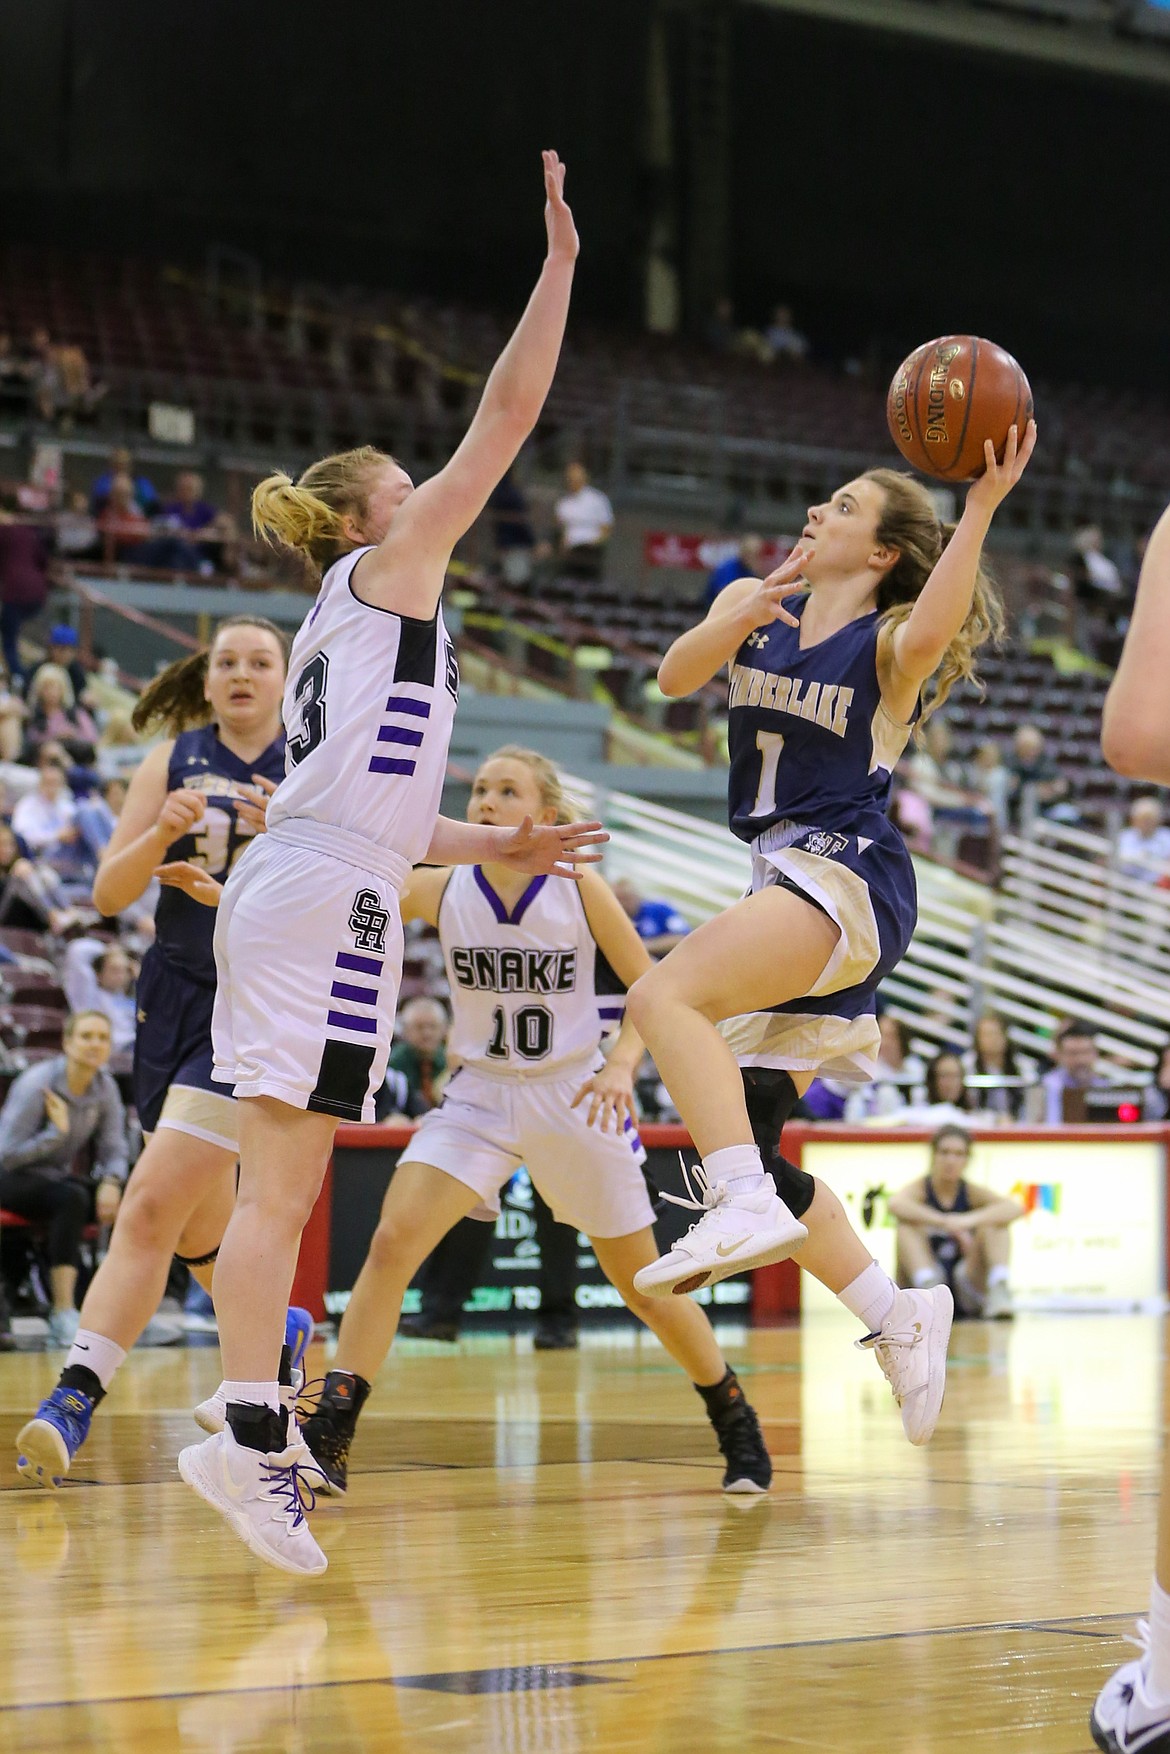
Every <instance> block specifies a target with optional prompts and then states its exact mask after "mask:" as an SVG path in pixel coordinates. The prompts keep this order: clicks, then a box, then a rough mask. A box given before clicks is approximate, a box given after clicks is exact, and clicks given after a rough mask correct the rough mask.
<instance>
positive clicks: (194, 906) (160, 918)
mask: <svg viewBox="0 0 1170 1754" xmlns="http://www.w3.org/2000/svg"><path fill="white" fill-rule="evenodd" d="M254 773H258V774H263V776H264V778H265V779H268V780H275V781H276V782H278V783H279V781H280V780H282V779H283V778H284V732H283V731H282V732H281V734H280V736H279V737H277V738H276V740H275V742H273V743H270V744H269V745H268V748H267V749H266V750H265V751H264V753H263V755H261V756H260V757H259V759H258V760H256V761H252V762H248V761H241V760H240V758H239V756H238V755H233V754H232V752H231V750H230V749H227V748H225V747H224V745H223V744H222V743H221V742H220V740H219V736H218V733H217V731H216V728H215V726H214V725H204V726H203V727H202V728H201V729H200V730H198V731H183V732H182V733H181V734H180V735H179V736H178V737H176V738H175V747H174V749H173V750H172V751H171V760H170V765H169V767H168V768H167V791H168V792H177V791H179V790H193V791H197V792H202V793H204V795H205V797H206V799H207V808H206V809H205V811H204V813H203V817H202V819H201V820H200V821H199V822H197V823H196V825H195V829H194V831H193V833H191V834H185V835H183V836H181V838H180V839H179V840H177V841H175V842H174V843H173V844H172V845H171V847H170V848H169V849H168V851H167V861H168V863H170V862H172V861H175V860H178V859H189V860H190V861H191V863H192V864H195V865H202V866H203V868H204V870H206V871H209V872H210V873H211V875H212V876H213V877H217V878H218V879H219V880H220V882H221V883H222V882H223V881H224V880H225V879H226V877H227V875H228V872H229V871H230V870H231V868H232V866H233V865H234V864H235V862H236V860H237V859H238V858H239V856H240V854H241V852H242V851H243V850H244V848H245V847H246V846H247V844H248V841H249V840H250V839H251V838H252V834H253V830H252V829H251V828H249V827H248V825H247V823H245V822H241V821H240V819H239V817H238V816H237V814H236V802H235V801H236V799H237V798H238V797H240V796H241V794H242V793H243V792H244V791H245V789H247V791H248V793H249V794H250V793H251V791H252V790H253V785H252V775H253V774H254ZM154 923H155V942H156V944H157V945H158V948H159V951H160V953H161V954H162V956H163V958H164V960H165V961H166V962H167V964H168V965H169V966H170V967H171V968H172V969H177V970H178V971H179V972H180V973H181V974H184V975H186V976H187V978H188V979H189V980H193V981H197V982H198V983H199V985H200V986H206V987H214V986H215V953H214V951H213V949H212V939H213V938H214V936H215V909H214V908H213V907H204V905H203V903H202V902H199V901H194V900H193V899H192V898H191V896H189V895H184V893H183V891H182V890H181V889H164V890H163V892H162V894H161V896H160V897H159V903H158V908H157V910H156V912H155V916H154Z"/></svg>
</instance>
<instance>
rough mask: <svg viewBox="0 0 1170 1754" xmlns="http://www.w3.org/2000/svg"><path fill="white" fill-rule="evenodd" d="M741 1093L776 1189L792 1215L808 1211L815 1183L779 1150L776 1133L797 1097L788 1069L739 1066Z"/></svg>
mask: <svg viewBox="0 0 1170 1754" xmlns="http://www.w3.org/2000/svg"><path fill="white" fill-rule="evenodd" d="M739 1072H740V1077H741V1078H742V1079H743V1089H744V1096H745V1098H746V1100H747V1111H748V1119H749V1121H750V1122H751V1125H752V1137H753V1138H754V1140H755V1142H756V1144H757V1145H758V1146H759V1150H760V1157H761V1159H762V1160H763V1164H764V1168H765V1169H766V1170H767V1172H768V1174H769V1175H770V1176H771V1177H772V1180H773V1181H774V1182H775V1183H776V1192H777V1193H778V1194H779V1195H780V1198H781V1199H782V1200H783V1201H784V1204H785V1205H786V1206H787V1207H788V1209H789V1211H790V1212H791V1213H792V1215H793V1217H794V1218H801V1217H803V1216H804V1214H805V1213H806V1212H807V1211H808V1209H809V1207H810V1206H811V1205H812V1202H813V1195H814V1194H815V1192H816V1183H815V1181H814V1180H813V1178H812V1176H811V1175H806V1174H805V1172H804V1170H803V1169H797V1167H796V1165H795V1164H794V1163H789V1161H788V1159H787V1158H786V1157H782V1156H781V1154H780V1135H781V1133H782V1132H783V1131H784V1123H785V1122H786V1121H787V1120H788V1118H789V1116H790V1115H791V1113H792V1111H793V1109H794V1108H795V1107H796V1105H797V1103H798V1102H799V1101H800V1097H799V1096H798V1095H797V1092H796V1085H795V1084H794V1083H793V1082H792V1077H791V1075H790V1073H788V1072H782V1071H780V1070H779V1069H778V1068H777V1067H774V1066H741V1067H740V1069H739Z"/></svg>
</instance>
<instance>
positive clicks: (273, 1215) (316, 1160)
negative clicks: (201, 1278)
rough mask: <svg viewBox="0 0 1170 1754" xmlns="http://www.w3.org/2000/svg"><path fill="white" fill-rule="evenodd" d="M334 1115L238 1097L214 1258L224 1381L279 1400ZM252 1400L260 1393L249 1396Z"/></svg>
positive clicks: (272, 1401)
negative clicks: (287, 1327)
mask: <svg viewBox="0 0 1170 1754" xmlns="http://www.w3.org/2000/svg"><path fill="white" fill-rule="evenodd" d="M336 1130H337V1119H336V1117H335V1116H334V1115H324V1114H316V1113H313V1112H311V1111H310V1110H308V1109H299V1108H292V1107H290V1105H289V1104H288V1103H285V1102H279V1101H277V1100H276V1099H275V1098H274V1097H268V1096H246V1097H241V1098H240V1185H239V1190H238V1192H237V1194H236V1203H235V1206H234V1208H233V1211H232V1215H231V1219H230V1221H229V1223H228V1227H227V1231H226V1233H225V1235H224V1239H223V1242H222V1243H221V1244H220V1249H219V1256H218V1258H217V1260H216V1264H215V1278H214V1296H215V1309H216V1315H217V1318H218V1320H219V1331H220V1350H221V1352H222V1354H223V1368H224V1377H225V1386H226V1391H227V1394H228V1399H229V1401H231V1400H232V1399H233V1398H235V1397H233V1395H232V1393H231V1391H232V1388H233V1386H234V1387H237V1388H238V1387H240V1386H241V1385H245V1384H246V1385H249V1386H250V1387H251V1388H253V1389H260V1388H263V1390H264V1395H263V1397H262V1398H263V1400H264V1401H265V1402H266V1403H267V1404H268V1405H270V1406H271V1407H273V1408H274V1409H275V1408H276V1407H277V1406H278V1404H279V1402H278V1395H277V1375H278V1372H279V1369H280V1349H281V1344H282V1341H283V1336H284V1323H285V1315H286V1312H287V1309H288V1295H289V1292H290V1290H291V1289H292V1281H293V1274H294V1272H295V1271H296V1264H297V1251H298V1249H299V1247H300V1240H301V1232H302V1231H303V1230H304V1228H305V1225H306V1224H307V1223H308V1221H309V1216H310V1214H311V1212H312V1210H313V1206H314V1204H315V1203H316V1199H317V1195H318V1194H319V1193H320V1191H321V1183H322V1181H323V1180H324V1177H325V1169H326V1166H327V1164H328V1162H329V1153H330V1150H331V1148H332V1145H333V1135H334V1133H335V1131H336ZM253 1398H254V1399H256V1400H257V1401H258V1400H260V1399H261V1397H260V1396H259V1395H256V1396H255V1397H253Z"/></svg>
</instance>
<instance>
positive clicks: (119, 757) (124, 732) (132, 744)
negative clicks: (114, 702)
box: [97, 712, 144, 780]
mask: <svg viewBox="0 0 1170 1754" xmlns="http://www.w3.org/2000/svg"><path fill="white" fill-rule="evenodd" d="M143 754H144V750H143V747H142V744H141V742H140V741H139V739H138V736H137V733H136V732H135V730H134V726H133V725H132V724H131V722H130V714H129V713H123V712H118V713H111V714H110V716H109V718H108V719H107V720H106V722H105V724H104V725H103V726H102V734H101V736H100V737H99V738H98V747H97V770H98V774H99V776H100V778H101V779H103V780H108V779H117V778H119V777H120V778H123V779H128V778H129V777H130V775H131V774H132V773H133V772H134V771H135V769H136V768H137V767H138V766H139V765H140V764H141V762H142V757H143Z"/></svg>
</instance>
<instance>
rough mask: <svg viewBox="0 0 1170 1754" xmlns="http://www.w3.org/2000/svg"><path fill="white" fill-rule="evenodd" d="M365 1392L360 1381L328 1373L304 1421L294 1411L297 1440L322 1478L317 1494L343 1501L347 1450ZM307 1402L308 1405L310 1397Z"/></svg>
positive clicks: (345, 1374) (335, 1373) (366, 1392)
mask: <svg viewBox="0 0 1170 1754" xmlns="http://www.w3.org/2000/svg"><path fill="white" fill-rule="evenodd" d="M318 1380H320V1379H318ZM369 1392H370V1387H369V1384H368V1383H367V1382H365V1381H364V1379H363V1378H361V1377H354V1376H349V1375H348V1374H347V1373H346V1372H344V1371H332V1370H331V1371H330V1372H329V1375H328V1376H327V1377H326V1378H325V1381H324V1383H323V1384H322V1386H321V1393H320V1395H319V1396H318V1397H317V1401H316V1405H315V1406H312V1410H311V1411H310V1412H309V1415H308V1417H307V1418H302V1417H300V1413H299V1411H298V1420H299V1424H300V1427H301V1436H302V1437H303V1438H304V1440H305V1442H306V1443H307V1444H308V1446H309V1454H310V1455H311V1456H312V1458H313V1460H314V1461H315V1462H316V1464H317V1466H318V1467H319V1468H320V1470H321V1473H322V1475H323V1476H324V1481H325V1484H324V1485H323V1486H321V1487H319V1488H318V1490H319V1491H321V1492H323V1493H325V1494H326V1495H327V1496H331V1497H333V1498H344V1497H345V1492H346V1487H347V1485H348V1483H349V1446H350V1444H351V1443H352V1442H353V1434H354V1432H355V1431H356V1430H357V1421H358V1414H359V1413H360V1412H361V1410H362V1407H363V1405H364V1403H365V1400H366V1397H367V1395H368V1394H369ZM309 1401H310V1405H312V1397H311V1395H310V1397H309Z"/></svg>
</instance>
